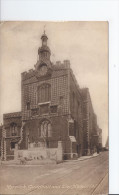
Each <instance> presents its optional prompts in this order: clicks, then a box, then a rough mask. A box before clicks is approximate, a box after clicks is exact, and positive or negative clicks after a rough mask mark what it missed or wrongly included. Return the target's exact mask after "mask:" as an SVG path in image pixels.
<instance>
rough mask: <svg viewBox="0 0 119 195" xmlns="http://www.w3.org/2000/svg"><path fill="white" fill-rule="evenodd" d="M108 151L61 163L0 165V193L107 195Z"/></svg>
mask: <svg viewBox="0 0 119 195" xmlns="http://www.w3.org/2000/svg"><path fill="white" fill-rule="evenodd" d="M108 164H109V163H108V152H102V153H100V154H99V155H97V154H95V155H94V156H92V157H89V156H88V158H86V157H84V158H82V160H81V158H80V160H79V159H78V160H71V161H68V162H64V163H60V164H47V165H41V166H27V165H25V166H23V165H21V166H20V165H19V166H6V165H5V166H4V165H2V166H0V181H1V185H0V194H2V195H3V194H12V195H14V194H29V195H92V194H94V195H99V194H100V195H101V194H108Z"/></svg>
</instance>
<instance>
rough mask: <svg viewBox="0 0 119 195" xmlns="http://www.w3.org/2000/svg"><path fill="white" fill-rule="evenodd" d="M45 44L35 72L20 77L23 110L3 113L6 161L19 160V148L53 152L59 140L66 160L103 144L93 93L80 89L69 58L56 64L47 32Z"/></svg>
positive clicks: (2, 151)
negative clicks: (100, 137) (99, 142)
mask: <svg viewBox="0 0 119 195" xmlns="http://www.w3.org/2000/svg"><path fill="white" fill-rule="evenodd" d="M41 41H42V45H41V47H40V48H39V49H38V56H39V59H38V61H37V63H36V64H35V66H34V67H35V68H34V69H30V70H29V71H28V72H23V73H22V74H21V111H20V112H15V113H9V114H4V115H3V127H2V142H1V155H2V159H3V160H10V159H14V155H15V150H16V149H17V150H28V149H29V148H30V147H32V148H34V150H35V149H37V150H42V148H51V149H52V148H58V143H59V142H60V143H61V145H62V159H74V158H78V157H80V156H82V155H89V154H91V153H92V152H94V151H95V148H96V147H97V146H98V125H97V117H96V114H95V113H94V110H93V106H92V102H91V97H90V93H89V89H88V88H80V87H79V85H78V83H77V81H76V78H75V76H74V74H73V71H72V69H71V67H70V61H69V60H64V62H63V63H61V62H60V61H57V62H56V64H53V63H52V62H51V60H50V56H51V50H50V48H49V47H48V45H47V42H48V37H47V35H46V34H45V32H44V34H43V35H42V36H41ZM95 140H97V141H95Z"/></svg>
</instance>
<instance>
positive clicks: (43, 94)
mask: <svg viewBox="0 0 119 195" xmlns="http://www.w3.org/2000/svg"><path fill="white" fill-rule="evenodd" d="M50 100H51V85H50V84H48V83H44V84H42V85H40V86H39V87H38V103H43V102H49V101H50Z"/></svg>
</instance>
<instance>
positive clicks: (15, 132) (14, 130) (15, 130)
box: [10, 123, 18, 136]
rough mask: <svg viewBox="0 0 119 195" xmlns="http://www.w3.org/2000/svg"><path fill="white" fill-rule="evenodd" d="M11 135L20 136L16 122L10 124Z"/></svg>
mask: <svg viewBox="0 0 119 195" xmlns="http://www.w3.org/2000/svg"><path fill="white" fill-rule="evenodd" d="M10 132H11V136H18V128H17V124H16V123H12V124H11V125H10Z"/></svg>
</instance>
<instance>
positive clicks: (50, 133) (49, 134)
mask: <svg viewBox="0 0 119 195" xmlns="http://www.w3.org/2000/svg"><path fill="white" fill-rule="evenodd" d="M48 137H52V132H51V124H50V123H48Z"/></svg>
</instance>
